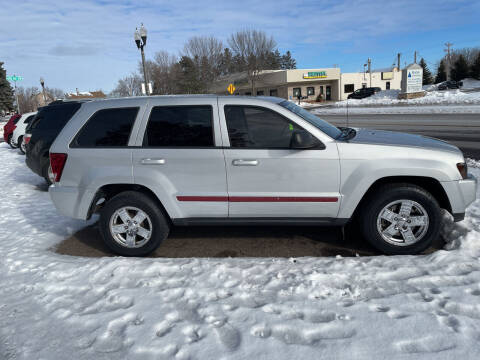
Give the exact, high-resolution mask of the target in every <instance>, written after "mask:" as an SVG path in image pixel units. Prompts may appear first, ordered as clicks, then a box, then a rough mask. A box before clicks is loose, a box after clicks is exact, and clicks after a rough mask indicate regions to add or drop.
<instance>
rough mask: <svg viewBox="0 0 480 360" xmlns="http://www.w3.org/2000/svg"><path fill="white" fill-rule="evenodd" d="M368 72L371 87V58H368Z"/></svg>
mask: <svg viewBox="0 0 480 360" xmlns="http://www.w3.org/2000/svg"><path fill="white" fill-rule="evenodd" d="M368 73H369V74H370V87H372V59H370V58H368Z"/></svg>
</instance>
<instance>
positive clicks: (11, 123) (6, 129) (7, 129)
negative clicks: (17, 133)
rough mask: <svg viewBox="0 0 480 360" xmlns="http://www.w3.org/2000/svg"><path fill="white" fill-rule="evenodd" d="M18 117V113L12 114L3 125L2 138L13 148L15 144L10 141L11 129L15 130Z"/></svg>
mask: <svg viewBox="0 0 480 360" xmlns="http://www.w3.org/2000/svg"><path fill="white" fill-rule="evenodd" d="M20 117H21V115H19V114H15V115H12V116H11V117H10V119H9V120H8V121H7V123H6V124H5V125H4V126H3V140H5V142H6V143H8V144H9V145H10V146H11V147H12V148H15V145H14V144H12V142H11V141H12V136H13V131H14V130H15V127H16V125H17V122H18V120H19V119H20Z"/></svg>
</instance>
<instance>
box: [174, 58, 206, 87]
mask: <svg viewBox="0 0 480 360" xmlns="http://www.w3.org/2000/svg"><path fill="white" fill-rule="evenodd" d="M197 60H198V59H195V60H192V59H191V58H189V57H188V56H182V58H181V59H180V61H179V62H178V65H179V68H180V72H179V73H180V74H179V77H180V79H178V87H179V90H180V93H181V94H201V93H202V92H203V90H204V84H203V83H202V81H201V80H200V76H199V71H198V67H197V66H196V65H195V64H196V62H197Z"/></svg>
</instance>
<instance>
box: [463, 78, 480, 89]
mask: <svg viewBox="0 0 480 360" xmlns="http://www.w3.org/2000/svg"><path fill="white" fill-rule="evenodd" d="M478 88H480V80H476V79H472V78H467V79H463V80H462V89H478Z"/></svg>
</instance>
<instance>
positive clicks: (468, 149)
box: [312, 106, 480, 159]
mask: <svg viewBox="0 0 480 360" xmlns="http://www.w3.org/2000/svg"><path fill="white" fill-rule="evenodd" d="M410 108H411V107H409V108H399V107H396V108H387V107H384V108H377V109H372V108H361V109H359V108H356V109H354V110H352V109H349V110H350V111H349V115H348V120H349V126H354V127H366V128H372V129H381V130H391V131H402V132H408V133H413V134H419V135H425V136H431V137H436V138H438V139H442V140H445V141H448V142H451V143H452V144H454V145H456V146H458V147H459V148H460V149H461V150H462V151H463V153H464V154H465V156H468V157H472V158H475V159H480V106H478V109H477V110H478V112H477V113H430V114H423V113H410V112H409V109H410ZM416 108H418V107H416ZM443 108H444V110H448V109H446V108H448V107H443ZM332 110H338V109H332ZM359 110H361V111H359ZM377 110H381V111H382V112H379V111H378V112H376V111H377ZM402 110H403V111H402ZM396 111H398V112H399V113H396ZM312 112H313V113H314V114H315V115H318V116H319V117H321V118H322V119H324V120H326V121H328V122H330V123H331V124H333V125H335V126H345V125H346V121H347V116H346V111H345V109H342V112H341V113H339V112H335V113H332V112H331V111H330V109H325V110H323V109H315V110H312Z"/></svg>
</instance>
